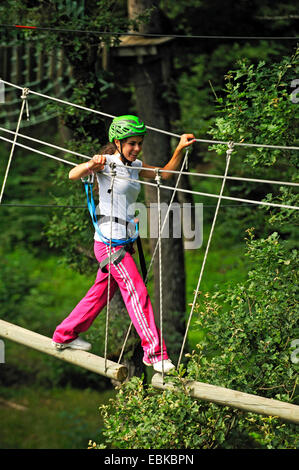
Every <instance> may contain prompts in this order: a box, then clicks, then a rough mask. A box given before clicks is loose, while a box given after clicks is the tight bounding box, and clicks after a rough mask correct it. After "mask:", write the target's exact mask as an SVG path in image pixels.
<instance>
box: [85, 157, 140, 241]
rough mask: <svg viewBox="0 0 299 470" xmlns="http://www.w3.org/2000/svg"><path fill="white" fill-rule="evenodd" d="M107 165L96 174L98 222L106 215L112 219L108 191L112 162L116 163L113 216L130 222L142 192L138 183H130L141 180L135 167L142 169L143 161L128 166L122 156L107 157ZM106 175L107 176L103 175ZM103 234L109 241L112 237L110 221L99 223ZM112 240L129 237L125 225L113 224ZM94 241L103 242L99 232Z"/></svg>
mask: <svg viewBox="0 0 299 470" xmlns="http://www.w3.org/2000/svg"><path fill="white" fill-rule="evenodd" d="M105 157H106V165H105V168H104V170H103V172H99V173H96V177H97V181H98V186H99V204H98V206H97V209H96V214H97V217H98V220H99V219H100V217H99V216H100V215H106V216H108V217H109V219H110V215H111V192H110V193H108V190H109V189H110V186H111V176H108V175H107V174H109V175H110V171H111V168H110V166H109V164H110V163H111V162H114V163H116V165H117V166H116V168H115V171H116V177H115V179H114V184H113V210H112V216H113V217H118V218H119V219H122V220H127V221H130V220H132V219H133V218H134V215H135V203H136V200H137V197H138V194H139V192H140V186H141V185H140V183H139V182H138V181H128V179H130V180H138V179H139V170H137V169H136V170H134V167H136V168H140V167H141V166H142V161H141V160H135V162H133V163H132V166H126V165H124V164H123V162H122V161H121V158H120V154H115V155H105ZM103 173H106V174H103ZM118 176H122V177H125V178H126V179H119V178H118ZM98 225H99V227H100V231H101V233H102V234H103V235H104V236H105V237H106V238H108V239H110V236H111V226H110V220H108V221H107V222H106V221H105V222H102V223H101V222H100V220H99V222H98ZM112 238H114V239H117V240H119V239H126V238H128V235H127V233H126V227H125V225H123V224H119V223H117V222H112ZM94 239H95V240H97V241H101V238H100V236H99V234H98V233H97V231H95V235H94Z"/></svg>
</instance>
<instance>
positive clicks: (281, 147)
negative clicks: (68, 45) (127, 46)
mask: <svg viewBox="0 0 299 470" xmlns="http://www.w3.org/2000/svg"><path fill="white" fill-rule="evenodd" d="M1 82H2V83H4V84H6V85H9V86H12V87H14V88H19V89H22V87H21V86H19V85H15V84H13V83H10V82H7V81H6V80H2V79H0V83H1ZM29 92H30V93H32V94H34V95H37V96H40V97H42V98H46V99H48V100H52V101H56V102H58V103H62V104H66V105H68V106H73V107H75V108H78V109H82V110H84V111H89V112H91V113H95V114H99V115H101V116H104V117H108V118H112V119H114V118H115V117H116V116H114V115H112V114H107V113H104V112H103V111H98V110H97V109H92V108H87V107H86V106H82V105H79V104H76V103H72V102H70V101H66V100H61V99H60V98H55V97H53V96H49V95H45V94H43V93H39V92H37V91H33V90H32V89H30V90H29ZM146 127H147V129H149V130H152V131H155V132H159V133H162V134H166V135H168V136H171V137H176V138H178V139H179V138H180V137H181V136H180V134H175V133H173V132H169V131H164V130H162V129H158V128H156V127H151V126H148V125H147V126H146ZM195 141H196V142H202V143H207V144H223V145H228V142H225V141H221V140H207V139H195ZM234 145H235V146H241V147H259V148H272V149H280V150H299V147H295V146H286V145H268V144H251V143H245V142H235V143H234Z"/></svg>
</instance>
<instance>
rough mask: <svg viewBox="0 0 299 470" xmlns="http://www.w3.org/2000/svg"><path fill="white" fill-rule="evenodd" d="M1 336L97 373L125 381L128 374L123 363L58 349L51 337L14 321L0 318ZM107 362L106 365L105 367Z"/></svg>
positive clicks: (75, 351)
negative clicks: (15, 323) (53, 344)
mask: <svg viewBox="0 0 299 470" xmlns="http://www.w3.org/2000/svg"><path fill="white" fill-rule="evenodd" d="M0 336H2V338H4V339H9V340H11V341H15V342H16V343H20V344H23V345H24V346H28V347H29V348H32V349H36V350H37V351H40V352H43V353H45V354H49V355H50V356H55V357H56V358H58V359H61V360H62V361H66V362H70V363H71V364H74V365H77V366H79V367H82V368H83V369H87V370H90V371H92V372H95V373H96V374H100V375H103V376H105V377H109V378H110V379H116V380H118V381H123V380H125V378H126V377H127V375H128V370H127V368H126V367H125V366H123V365H122V364H117V363H115V362H112V361H109V360H107V362H106V361H105V359H104V358H103V357H100V356H96V355H95V354H91V353H89V352H87V351H80V350H74V349H70V348H69V349H64V350H62V351H57V350H56V349H55V348H54V347H53V346H52V340H51V338H47V337H46V336H43V335H40V334H39V333H35V332H34V331H30V330H26V329H25V328H22V327H20V326H17V325H13V324H12V323H8V322H6V321H4V320H0ZM105 362H106V366H107V367H105Z"/></svg>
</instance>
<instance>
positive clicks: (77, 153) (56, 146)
mask: <svg viewBox="0 0 299 470" xmlns="http://www.w3.org/2000/svg"><path fill="white" fill-rule="evenodd" d="M0 131H3V132H7V133H9V134H13V135H15V132H14V131H10V130H8V129H4V128H3V127H0ZM18 136H19V137H22V138H23V139H27V140H32V141H33V142H37V143H39V144H42V145H45V146H47V147H52V148H54V149H56V150H61V151H62V152H65V153H70V154H72V155H76V156H78V157H81V158H85V159H87V160H90V159H91V157H89V156H88V155H84V154H82V153H79V152H75V151H73V150H69V149H66V148H64V147H59V146H58V145H54V144H51V143H49V142H45V141H43V140H39V139H35V138H33V137H29V136H27V135H24V134H21V133H19V134H18ZM0 138H2V139H3V140H4V138H3V137H1V136H0ZM8 142H11V141H8ZM25 148H26V147H25ZM62 161H66V160H62ZM116 167H121V165H116ZM127 169H128V170H129V171H130V170H137V171H142V170H143V167H140V168H139V167H137V168H135V167H134V168H131V167H128V168H127ZM160 172H161V173H163V172H164V173H172V174H178V175H188V176H200V177H207V178H219V179H222V178H223V176H222V175H213V174H210V173H198V172H190V171H182V170H179V171H177V170H162V169H160ZM226 179H228V180H233V181H246V182H253V183H264V184H278V185H285V186H294V187H298V186H299V183H294V182H289V181H277V180H264V179H258V178H243V177H239V176H227V178H226Z"/></svg>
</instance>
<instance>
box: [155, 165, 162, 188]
mask: <svg viewBox="0 0 299 470" xmlns="http://www.w3.org/2000/svg"><path fill="white" fill-rule="evenodd" d="M155 173H156V176H155V181H156V182H157V186H160V184H161V173H160V168H155Z"/></svg>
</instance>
